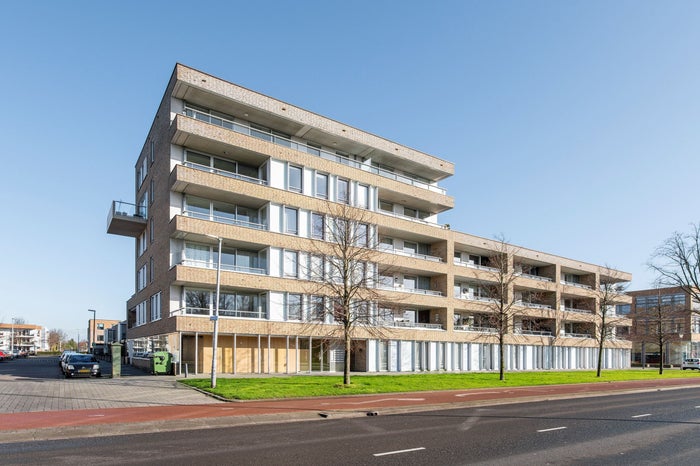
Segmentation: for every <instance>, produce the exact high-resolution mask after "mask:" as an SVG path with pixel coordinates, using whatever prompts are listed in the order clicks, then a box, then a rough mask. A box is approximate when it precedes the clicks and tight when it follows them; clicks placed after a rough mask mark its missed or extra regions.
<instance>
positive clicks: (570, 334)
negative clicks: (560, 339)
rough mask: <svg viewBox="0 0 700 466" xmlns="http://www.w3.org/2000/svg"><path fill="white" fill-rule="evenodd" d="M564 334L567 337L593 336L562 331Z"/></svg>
mask: <svg viewBox="0 0 700 466" xmlns="http://www.w3.org/2000/svg"><path fill="white" fill-rule="evenodd" d="M564 336H565V337H569V338H593V337H592V336H591V335H589V334H587V333H564Z"/></svg>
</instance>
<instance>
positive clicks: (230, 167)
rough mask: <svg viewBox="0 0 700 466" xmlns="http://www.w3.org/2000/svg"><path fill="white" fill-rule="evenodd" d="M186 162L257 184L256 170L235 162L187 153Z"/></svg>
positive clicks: (250, 166) (253, 167) (196, 153)
mask: <svg viewBox="0 0 700 466" xmlns="http://www.w3.org/2000/svg"><path fill="white" fill-rule="evenodd" d="M185 158H186V161H187V162H188V163H189V164H193V165H198V166H200V167H204V168H209V169H214V170H215V171H216V173H218V174H220V175H224V176H228V177H231V178H236V179H243V180H244V181H251V182H259V181H260V179H259V178H258V177H259V175H258V168H257V167H255V166H253V165H247V164H244V163H241V162H238V161H235V160H228V159H220V158H218V157H212V156H209V155H206V154H201V153H198V152H191V151H187V153H186V154H185ZM195 168H196V167H195Z"/></svg>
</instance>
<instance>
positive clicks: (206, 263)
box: [179, 259, 267, 275]
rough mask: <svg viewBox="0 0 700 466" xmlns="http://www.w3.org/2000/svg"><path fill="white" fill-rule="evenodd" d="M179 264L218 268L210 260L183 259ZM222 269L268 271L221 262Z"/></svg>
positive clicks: (260, 273)
mask: <svg viewBox="0 0 700 466" xmlns="http://www.w3.org/2000/svg"><path fill="white" fill-rule="evenodd" d="M179 265H184V266H187V267H198V268H201V269H214V270H216V268H217V264H214V263H212V262H209V261H203V260H194V259H183V260H182V261H181V262H180V264H179ZM221 270H224V271H227V272H242V273H252V274H257V275H265V274H266V273H267V272H265V269H261V268H258V267H244V266H241V265H229V264H221Z"/></svg>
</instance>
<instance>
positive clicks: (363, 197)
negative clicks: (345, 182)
mask: <svg viewBox="0 0 700 466" xmlns="http://www.w3.org/2000/svg"><path fill="white" fill-rule="evenodd" d="M357 207H362V208H363V209H369V186H365V185H362V184H361V185H358V186H357Z"/></svg>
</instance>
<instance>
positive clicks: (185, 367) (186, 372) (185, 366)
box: [185, 363, 188, 378]
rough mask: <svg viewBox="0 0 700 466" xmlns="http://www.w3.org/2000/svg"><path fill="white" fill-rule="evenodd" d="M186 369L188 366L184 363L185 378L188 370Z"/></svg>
mask: <svg viewBox="0 0 700 466" xmlns="http://www.w3.org/2000/svg"><path fill="white" fill-rule="evenodd" d="M187 369H188V367H187V363H185V378H187V372H188V370H187Z"/></svg>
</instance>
